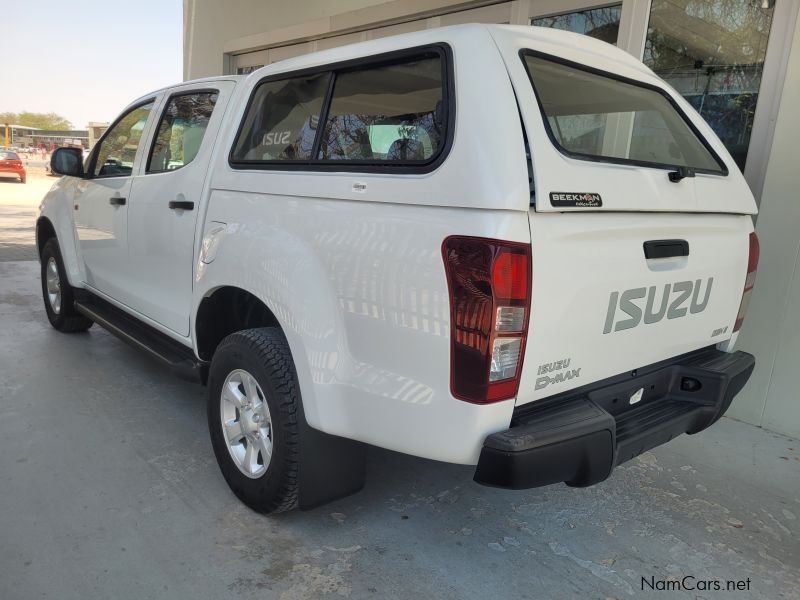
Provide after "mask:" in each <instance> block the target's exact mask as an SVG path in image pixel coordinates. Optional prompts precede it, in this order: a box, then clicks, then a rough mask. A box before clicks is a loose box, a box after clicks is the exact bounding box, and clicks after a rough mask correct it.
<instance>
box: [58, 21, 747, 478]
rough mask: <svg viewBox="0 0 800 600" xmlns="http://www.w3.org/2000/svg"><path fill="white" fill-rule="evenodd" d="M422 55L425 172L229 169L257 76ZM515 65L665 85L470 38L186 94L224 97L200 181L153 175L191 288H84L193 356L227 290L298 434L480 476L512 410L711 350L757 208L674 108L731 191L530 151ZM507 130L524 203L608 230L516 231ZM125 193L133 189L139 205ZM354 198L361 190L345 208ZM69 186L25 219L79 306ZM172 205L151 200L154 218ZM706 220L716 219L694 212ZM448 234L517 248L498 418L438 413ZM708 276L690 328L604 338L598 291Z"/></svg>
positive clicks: (531, 222) (613, 67) (729, 311)
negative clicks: (526, 247) (528, 255)
mask: <svg viewBox="0 0 800 600" xmlns="http://www.w3.org/2000/svg"><path fill="white" fill-rule="evenodd" d="M431 43H446V44H449V45H450V47H451V48H452V52H453V60H454V71H455V96H456V98H455V105H456V127H455V135H454V140H453V144H452V148H451V150H450V153H449V155H448V156H447V158H446V159H445V160H444V162H443V163H442V164H441V165H440V166H439V167H438V168H437V169H436V170H435V171H433V172H431V173H428V174H423V175H412V174H386V173H345V172H339V173H336V172H304V171H261V170H238V169H237V170H234V169H233V168H231V167H230V166H229V164H228V153H229V150H230V148H231V146H232V144H233V139H234V136H235V134H236V131H237V128H238V126H239V123H240V122H241V120H242V116H243V113H244V110H245V105H246V103H247V99H248V98H249V96H250V94H251V92H252V90H253V88H254V87H255V85H256V84H257V83H258V82H259V81H260V80H261V79H262V78H263V77H265V76H268V75H273V74H276V73H281V72H291V71H295V70H299V69H304V68H307V67H312V66H318V65H325V64H329V63H335V62H339V61H343V60H349V59H354V58H359V57H369V56H372V55H375V54H379V53H382V52H389V51H392V50H399V49H405V48H409V47H414V46H420V45H425V44H431ZM521 48H533V49H537V50H540V51H543V52H549V53H552V54H556V55H560V56H563V57H565V58H569V59H570V60H574V61H576V62H582V63H585V64H589V65H591V66H595V67H597V68H603V69H605V70H609V71H613V72H616V73H620V74H624V75H626V76H629V77H631V78H636V79H641V80H643V81H647V82H649V83H653V84H654V85H659V86H661V87H666V86H665V84H664V83H663V82H661V81H660V80H658V79H657V78H656V77H655V76H654V75H653V74H652V73H651V72H650V71H649V70H647V69H646V68H645V67H644V66H642V65H641V63H638V62H637V61H635V60H633V59H632V58H631V57H629V56H628V55H626V54H625V53H623V52H621V51H619V50H616V49H615V48H613V47H611V46H608V45H606V44H602V43H600V42H596V41H594V40H591V39H589V38H585V37H578V36H573V35H570V34H565V33H563V32H554V31H549V30H547V31H540V30H539V29H538V28H522V27H516V28H515V27H504V26H483V25H467V26H458V27H451V28H443V29H437V30H427V31H423V32H418V33H412V34H406V35H402V36H397V37H393V38H385V39H381V40H376V41H371V42H365V43H361V44H355V45H352V46H347V47H341V48H336V49H333V50H328V51H324V52H319V53H315V54H310V55H306V56H302V57H298V58H295V59H291V60H287V61H283V62H281V63H276V64H273V65H270V66H268V67H265V68H263V69H260V70H259V71H256V72H255V73H253V74H251V75H249V76H248V77H247V78H237V77H226V78H218V79H209V80H204V81H202V82H197V83H195V82H192V83H191V84H184V86H185V85H193V86H196V87H198V88H209V87H210V88H214V87H215V86H219V87H220V88H223V87H225V88H234V86H235V89H231V91H230V95H229V96H227V94H226V95H225V97H224V98H223V97H222V96H221V97H220V100H219V101H218V104H217V108H216V109H215V116H214V118H215V119H219V123H218V128H217V129H215V131H214V135H213V136H208V137H207V138H206V139H205V140H204V142H203V150H201V152H202V153H205V154H203V155H202V156H203V157H204V158H203V161H205V162H207V168H203V166H204V165H205V162H204V163H201V167H199V168H196V169H191V170H190V169H189V168H188V167H187V168H184V169H182V170H180V171H178V172H176V173H174V174H172V175H177V176H181V177H183V176H186V177H191V178H192V185H193V186H194V188H193V189H194V190H195V191H194V192H193V193H194V194H197V196H196V197H194V198H190V199H192V200H194V201H195V203H196V210H195V214H194V216H193V218H194V219H195V224H194V234H193V242H192V257H193V259H192V261H191V262H192V265H193V267H192V269H193V270H192V273H191V275H192V276H191V278H190V279H189V278H187V279H188V281H187V283H186V284H185V285H186V286H187V287H185V288H183V289H179V290H177V291H173V292H171V293H162V294H161V295H160V296H158V300H157V301H154V300H151V301H150V302H149V303H147V302H141V303H140V304H139V305H137V307H136V308H135V307H133V306H132V304H134V301H131V300H128V301H126V300H125V299H124V298H120V297H115V296H114V294H113V293H110V292H109V291H108V290H104V289H98V288H97V287H96V286H94V290H95V291H97V292H98V293H100V294H101V295H103V297H105V298H107V299H109V300H110V301H112V302H115V303H116V304H117V305H118V306H120V307H122V308H124V309H126V310H128V311H129V312H130V313H131V314H133V315H135V316H137V317H139V318H140V319H142V320H143V321H144V322H146V323H148V324H150V325H152V326H154V327H156V328H157V329H159V330H160V331H162V332H163V333H165V334H167V335H169V336H171V337H172V338H174V339H176V340H179V341H181V342H182V343H184V344H186V345H187V346H190V347H192V348H196V347H197V346H196V333H197V332H196V330H195V316H196V314H197V310H198V307H199V306H200V304H201V303H202V301H203V299H204V298H206V297H208V296H210V295H211V294H213V293H214V292H215V291H216V290H218V289H220V288H222V287H225V286H234V287H237V288H241V289H243V290H246V291H248V292H250V293H252V294H254V295H255V296H257V297H258V298H259V299H261V300H262V301H263V302H264V303H265V304H266V305H267V307H269V309H270V310H271V311H272V312H273V313H274V314H275V316H276V317H277V319H278V321H279V322H280V325H281V327H282V328H283V331H284V332H285V334H286V336H287V339H288V341H289V346H290V348H291V350H292V354H293V358H294V361H295V364H296V367H297V372H298V378H299V383H300V390H301V393H302V398H303V404H304V409H305V414H306V417H307V419H308V421H309V423H310V424H311V425H312V426H314V427H316V428H318V429H320V430H322V431H325V432H328V433H331V434H335V435H340V436H344V437H348V438H352V439H356V440H361V441H364V442H368V443H371V444H374V445H377V446H381V447H385V448H389V449H392V450H397V451H400V452H405V453H408V454H414V455H418V456H423V457H428V458H433V459H438V460H444V461H449V462H456V463H465V464H474V463H475V462H476V461H477V458H478V454H479V451H480V448H481V445H482V443H483V440H484V438H485V437H486V436H487V435H488V434H490V433H493V432H496V431H500V430H503V429H506V428H507V427H508V425H509V422H510V419H511V415H512V411H513V409H514V406H515V404H517V403H524V402H530V401H533V400H536V399H538V398H541V397H544V396H546V395H550V394H552V393H554V392H561V391H564V390H566V389H569V388H571V387H575V386H577V385H583V384H586V383H590V382H591V381H596V380H599V379H603V378H605V377H609V376H612V375H616V374H618V373H620V372H624V371H626V370H630V369H633V368H637V367H640V366H644V365H646V364H648V363H652V362H655V361H658V360H663V359H666V358H670V357H672V356H674V355H676V354H680V353H681V352H685V351H688V350H691V349H695V348H699V347H703V346H707V345H710V344H713V343H720V344H723V343H725V342H726V340H728V339H730V338H731V334H730V328H731V327H732V325H733V321H734V319H735V315H736V311H737V309H738V304H739V299H740V297H741V290H742V287H743V283H744V276H745V267H746V263H747V235H748V233H749V232H750V231H752V224H751V219H750V217H749V216H746V215H748V214H750V213H753V212H755V204H754V202H753V199H752V196H751V195H750V193H749V191H748V190H747V187H746V185H745V183H744V181H743V179H742V178H741V175H740V174H738V171H737V170H736V166H735V165H734V163H733V161H732V160H731V158H730V157H729V156H728V154H727V152H726V151H725V149H724V147H723V146H722V144H721V143H719V141H718V140H717V139H716V137H714V135H713V133H711V132H710V129H709V128H708V127H707V126H706V125H705V124H703V123H702V120H701V119H700V118H699V117H698V116H697V115H696V113H694V111H692V110H691V108H686V112H687V113H688V114H689V115H690V117H691V118H692V120H693V121H694V122H695V124H696V125H697V127H698V128H699V129H700V130H701V131H702V132H703V133H704V134H705V135H706V136H707V137H708V139H709V140H710V141H711V143H712V145H713V147H714V149H715V150H716V151H717V153H718V154H719V155H720V156H721V157H723V159H724V160H725V162H726V163H727V164H728V167H729V169H730V171H731V174H730V175H729V176H727V177H719V176H698V177H697V178H696V180H694V181H692V182H688V183H687V182H681V183H680V184H671V183H669V182H668V181H667V177H666V172H665V171H664V170H662V169H645V168H641V167H627V166H620V165H607V164H604V165H598V164H596V163H587V162H585V161H578V160H574V159H568V158H566V157H564V156H563V155H561V154H560V153H559V152H558V151H557V150H556V149H555V148H554V147H553V146H552V144H551V143H550V141H549V140H548V138H547V136H546V135H545V134H544V129H543V124H542V119H541V116H540V113H539V111H538V108H537V107H536V105H535V97H534V95H533V91H532V89H531V88H530V84H529V82H528V80H527V75H526V74H525V72H524V70H523V68H522V63H521V61H520V60H519V57H518V52H519V50H520V49H521ZM170 92H171V90H166V91H162V92H157V93H156V94H157V95H158V96H159V102H158V103H157V107H156V109H155V110H154V111H153V114H152V115H151V122H150V123H149V124H148V128H149V129H148V133H147V139H146V140H145V141H144V143H143V146H146V147H147V148H149V145H150V144H151V142H152V135H153V133H152V130H153V129H154V126H153V125H152V121H153V120H154V119H157V118H158V115H160V111H161V109H162V108H163V103H164V101H163V98H164V97H166V96H168V95H169V93H170ZM670 93H673V92H670ZM673 96H675V97H676V99H679V98H678V97H677V94H674V93H673ZM680 102H681V103H682V104H681V106H684V107H685V106H686V105H685V103H683V101H682V100H680ZM518 106H519V111H518V109H517V107H518ZM520 112H521V116H522V122H523V123H524V125H525V128H526V130H527V135H528V139H529V141H530V145H531V152H532V155H533V165H534V175H535V182H536V192H537V198H545V199H546V198H547V197H548V192H549V191H551V190H553V189H559V190H561V191H569V190H570V189H576V191H581V192H585V191H592V192H595V191H596V192H599V193H601V194H602V195H603V201H604V209H603V210H604V212H606V208H605V207H608V211H607V212H608V214H598V213H596V212H571V213H570V212H569V211H567V212H554V211H553V210H552V208H551V207H550V206H549V204H548V203H546V202H545V203H543V202H541V201H539V203H538V204H537V206H536V210H535V211H534V210H533V209H532V208H531V206H530V190H529V184H528V170H527V164H526V159H525V150H524V141H523V131H522V128H521V126H520ZM218 113H219V114H218ZM143 139H144V138H143ZM141 154H146V153H142V152H140V155H141ZM144 160H145V159H143V158H141V157H140V158H137V163H136V164H135V167H134V172H135V173H136V174H137V175H136V177H134V181H133V185H132V193H131V198H130V202H129V205H128V207H127V208H128V209H130V210H131V211H132V213H133V214H136V211H137V210H138V209H139V208H141V207H142V206H144V205H146V203H150V202H154V201H155V200H156V199H155V198H154V196H153V195H152V194H154V193H156V192H155V191H148V192H147V193H146V194H147V195H146V197H144V198H143V199H141V200H137V197H138V196H137V189H146V188H149V189H150V190H152V188H153V185H154V184H152V183H150V182H148V181H145V180H146V179H147V178H148V177H153V176H152V175H145V174H144V172H143V168H144V167H143V161H144ZM167 175H168V174H166V175H164V176H165V177H166V176H167ZM137 178H143V180H142V181H141V185H140V183H138V182H137ZM354 183H358V184H365V186H366V187H365V188H364V187H363V186H362V185H359V186H357V188H358V189H357V190H355V191H354V185H353V184H354ZM685 183H687V185H684V184H685ZM689 183H690V184H691V185H689ZM187 185H188V184H187ZM80 186H81V182H80V181H79V180H74V179H72V178H63V179H62V180H61V181H59V182H58V183H56V185H55V186H54V187H53V189H52V190H51V192H50V193H49V195H48V196H47V198H46V199H45V201H44V202H43V204H42V216H45V217H47V218H49V219H50V220H51V221H52V222H53V223H54V224H55V227H56V230H57V233H58V237H59V242H60V244H61V247H62V251H63V254H64V258H65V262H66V263H67V267H68V273H69V279H70V282H71V283H72V285H75V286H87V287H88V286H91V283H90V282H89V281H87V274H86V269H85V264H84V260H83V257H82V255H81V249H80V246H79V245H78V244H76V242H75V239H76V238H75V234H74V232H75V228H74V221H73V214H72V212H73V211H72V210H71V209H70V207H71V206H72V205H73V204H74V203H75V202H79V197H80ZM178 187H180V186H178ZM565 187H566V188H567V189H566V190H563V189H562V188H565ZM169 189H170V196H171V195H172V194H173V193H175V194H177V193H180V190H179V189H178V188H175V187H174V186H173V187H171V188H169ZM169 199H171V197H170V198H163V200H162V199H160V198H159V201H163V202H164V203H165V204H166V202H167V201H168V200H169ZM139 202H141V203H142V204H138V203H139ZM667 211H668V212H667ZM164 212H165V215H164V218H165V219H170V218H173V217H174V215H172V214H171V212H172V211H169V210H165V211H164ZM691 212H698V213H707V214H694V215H692V214H688V213H691ZM722 212H724V213H729V214H708V213H722ZM659 213H663V214H659ZM148 220H149V218H148ZM145 221H146V220H145V219H138V220H132V219H128V221H127V230H126V236H127V240H128V243H129V245H130V247H131V248H140V249H142V248H147V239H148V236H149V235H152V231H148V230H147V223H146V222H145ZM165 231H166V233H167V234H168V233H169V228H166V230H165ZM450 235H468V236H479V237H488V238H497V239H504V240H509V241H515V242H524V243H528V242H531V240H532V244H533V296H532V317H531V321H530V333H529V339H528V344H527V349H526V356H525V369H524V372H523V377H522V382H521V386H520V393H519V397H518V398H517V399H516V400H514V399H512V400H507V401H504V402H499V403H496V404H492V405H488V406H477V405H473V404H469V403H467V402H463V401H460V400H457V399H455V398H453V396H452V395H451V393H450V340H449V335H450V330H449V328H450V312H449V311H450V306H449V298H448V290H447V282H446V279H445V271H444V265H443V261H442V255H441V245H442V241H443V240H444V239H445V238H446V237H448V236H450ZM670 237H681V238H686V239H687V240H688V241H689V243H690V245H691V251H692V254H691V256H690V258H689V260H688V262H687V263H686V264H680V263H679V262H675V263H670V264H667V263H665V264H657V265H654V264H650V265H648V264H646V261H645V260H644V258H643V255H642V253H641V243H642V240H649V239H665V238H670ZM160 243H162V244H163V243H165V242H164V241H163V240H162V242H160ZM159 247H160V246H159ZM631 248H633V249H634V250H636V249H637V248H638V251H632V250H631ZM128 253H129V257H128V260H127V261H125V263H124V264H123V265H120V270H119V278H120V279H124V278H126V277H129V276H130V275H132V271H130V269H132V268H133V267H132V266H131V265H132V264H134V263H135V260H133V262H131V261H132V259H134V258H135V257H133V255H132V254H131V251H130V249H129V250H128ZM151 255H152V253H151ZM151 258H152V260H154V261H157V260H168V257H167V256H161V255H159V256H155V255H152V256H151ZM647 262H650V261H647ZM183 264H185V263H183ZM180 268H183V267H180ZM185 268H186V269H188V268H189V267H185ZM164 269H165V270H164V271H163V272H162V273H161V276H163V275H164V274H165V273H173V274H177V273H178V271H177V270H176V267H175V265H168V266H165V267H164ZM140 275H141V274H140ZM708 276H714V277H715V283H714V286H715V287H714V290H713V291H714V294H713V295H712V297H711V301H710V305H709V307H708V309H707V310H706V311H705V312H704V313H701V314H699V315H692V318H686V319H683V320H681V321H678V320H675V321H670V322H664V323H655V324H652V325H648V326H647V327H640V328H634V329H631V330H628V331H625V332H615V333H613V334H610V335H604V334H603V333H602V329H603V324H604V320H605V318H606V307H607V302H608V294H609V293H610V291H612V290H623V289H626V288H630V287H639V286H651V285H661V284H662V283H664V282H669V281H678V280H682V279H684V278H685V279H694V278H702V277H708ZM118 285H119V286H123V285H124V282H122V281H120V282H119V283H118ZM112 287H113V286H112ZM109 289H111V288H109ZM139 293H140V295H141V294H144V293H145V290H144V289H141V290H139ZM145 295H146V294H145ZM187 298H190V299H191V301H190V302H189V301H187ZM137 308H138V310H137ZM184 319H188V320H189V327H188V332H187V330H186V329H185V328H184V327H183V326H182V325H181V323H183V320H184ZM169 325H172V327H170V326H169ZM724 325H728V326H729V330H728V331H729V332H728V333H727V334H726V335H720V336H718V339H717V338H714V339H711V338H710V337H704V336H703V335H702V334H701V333H700V332H701V331H705V330H706V329H708V333H709V334H710V333H711V329H710V328H712V326H713V328H714V329H716V328H717V326H724ZM729 346H730V344H728V346H727V348H729ZM564 358H572V359H573V360H575V361H576V363H577V362H580V363H581V364H580V365H579V366H580V367H581V369H582V371H581V376H580V378H578V379H576V380H573V381H569V382H565V383H563V384H558V385H557V386H555V387H549V388H548V389H546V390H543V391H541V392H538V393H537V392H536V391H535V389H534V388H535V378H536V368H537V366H538V365H539V364H542V363H544V362H550V361H553V360H560V359H564Z"/></svg>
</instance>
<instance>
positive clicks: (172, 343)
mask: <svg viewBox="0 0 800 600" xmlns="http://www.w3.org/2000/svg"><path fill="white" fill-rule="evenodd" d="M75 309H76V310H77V311H78V312H80V313H81V314H83V315H84V316H86V317H88V318H90V319H91V320H92V321H94V322H95V323H97V324H98V325H100V326H101V327H102V328H103V329H106V330H108V331H109V332H111V333H113V334H114V335H116V336H117V337H118V338H120V339H121V340H123V341H125V342H127V343H128V344H130V345H131V346H133V347H134V348H138V349H139V350H144V351H145V352H146V353H147V354H149V355H150V356H152V357H153V358H155V359H156V360H158V361H159V362H160V363H162V364H164V365H166V366H167V367H169V368H170V369H171V370H172V372H173V373H174V374H175V375H177V376H178V377H180V378H181V379H185V380H187V381H192V382H194V383H200V384H203V385H205V383H206V380H207V379H208V363H207V362H205V361H201V360H198V358H197V357H196V356H195V355H194V352H193V351H192V349H191V348H189V347H187V346H184V345H183V344H181V343H180V342H178V341H176V340H173V339H172V338H170V337H169V336H167V335H164V334H163V333H161V332H160V331H158V330H157V329H155V328H154V327H151V326H150V325H148V324H146V323H143V322H142V321H140V320H139V319H137V318H136V317H134V316H132V315H129V314H128V313H126V312H125V311H124V310H121V309H119V308H117V307H116V306H114V305H113V304H111V303H110V302H107V301H106V300H103V299H102V298H99V297H98V296H95V295H94V294H91V293H89V292H83V293H81V298H80V299H79V300H75Z"/></svg>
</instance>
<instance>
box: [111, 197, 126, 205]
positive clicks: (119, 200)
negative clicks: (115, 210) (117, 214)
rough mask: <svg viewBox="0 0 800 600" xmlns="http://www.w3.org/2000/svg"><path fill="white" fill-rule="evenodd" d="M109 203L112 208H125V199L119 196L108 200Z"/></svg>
mask: <svg viewBox="0 0 800 600" xmlns="http://www.w3.org/2000/svg"><path fill="white" fill-rule="evenodd" d="M108 203H109V204H110V205H111V206H125V198H120V197H119V196H112V197H111V198H109V199H108Z"/></svg>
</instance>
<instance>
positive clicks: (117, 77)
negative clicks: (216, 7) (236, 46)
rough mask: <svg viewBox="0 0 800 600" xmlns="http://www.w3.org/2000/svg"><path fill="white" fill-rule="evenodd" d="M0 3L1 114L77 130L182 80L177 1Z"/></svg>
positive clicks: (18, 0)
mask: <svg viewBox="0 0 800 600" xmlns="http://www.w3.org/2000/svg"><path fill="white" fill-rule="evenodd" d="M2 4H3V10H2V14H3V28H2V34H0V36H1V37H2V46H3V59H2V62H0V113H2V112H7V111H10V112H22V111H30V112H48V113H49V112H54V113H58V114H60V115H62V116H64V117H66V118H67V119H69V120H70V121H71V122H72V126H73V127H74V128H75V129H84V128H85V127H86V124H87V123H88V122H89V121H113V120H114V118H115V117H116V116H117V115H118V114H119V113H120V112H121V111H122V109H123V108H124V107H125V106H126V105H128V104H130V102H131V101H133V100H135V99H136V98H138V97H139V96H142V95H144V94H146V93H148V92H150V91H152V90H155V89H158V88H161V87H164V86H167V85H171V84H174V83H178V82H180V81H181V79H182V75H183V42H182V39H183V3H182V1H181V0H128V1H124V2H108V0H105V1H100V0H73V1H72V2H63V1H59V0H12V1H10V2H5V1H3V2H2Z"/></svg>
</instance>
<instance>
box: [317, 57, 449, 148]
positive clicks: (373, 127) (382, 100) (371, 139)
mask: <svg viewBox="0 0 800 600" xmlns="http://www.w3.org/2000/svg"><path fill="white" fill-rule="evenodd" d="M441 62H442V59H441V57H439V56H438V55H437V56H431V57H424V58H419V59H412V60H408V61H405V62H402V63H399V64H393V65H386V66H381V67H373V68H365V69H359V70H357V71H349V72H345V73H340V74H337V75H336V81H335V83H334V87H333V97H332V99H331V105H330V110H329V112H328V118H327V121H326V123H325V129H324V132H323V137H322V143H321V145H320V151H319V156H318V158H319V159H320V160H331V161H333V160H336V161H339V160H348V161H368V162H404V163H413V162H427V161H428V160H430V159H431V158H432V157H433V156H434V155H435V154H437V153H438V150H439V147H440V146H441V145H442V142H443V136H442V133H443V128H442V115H443V95H444V93H443V80H442V64H441Z"/></svg>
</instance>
